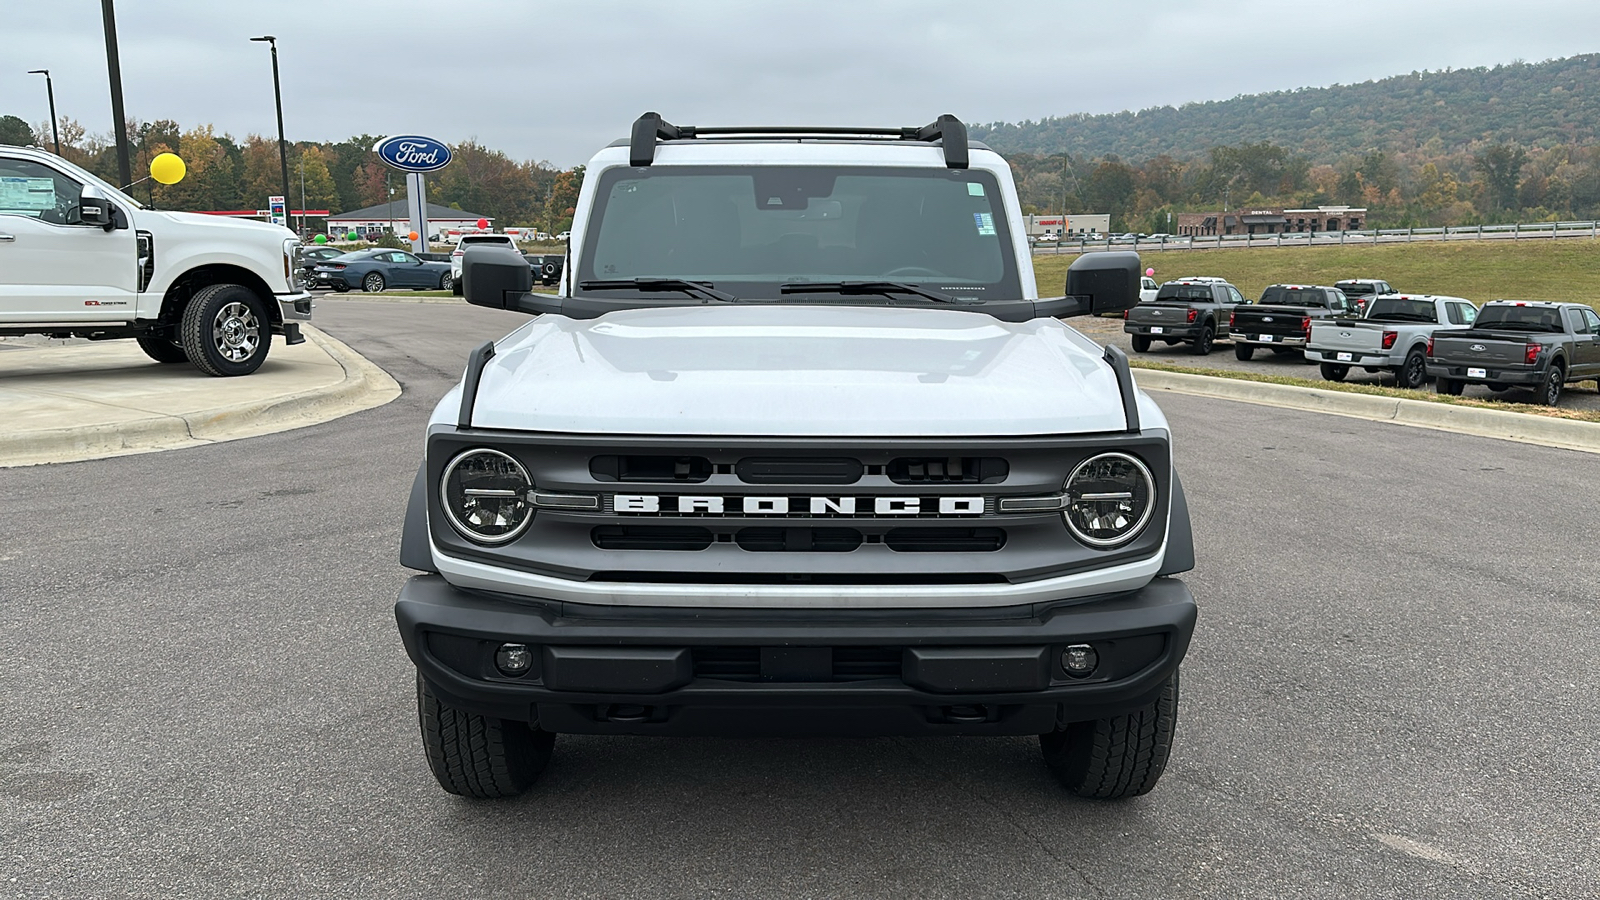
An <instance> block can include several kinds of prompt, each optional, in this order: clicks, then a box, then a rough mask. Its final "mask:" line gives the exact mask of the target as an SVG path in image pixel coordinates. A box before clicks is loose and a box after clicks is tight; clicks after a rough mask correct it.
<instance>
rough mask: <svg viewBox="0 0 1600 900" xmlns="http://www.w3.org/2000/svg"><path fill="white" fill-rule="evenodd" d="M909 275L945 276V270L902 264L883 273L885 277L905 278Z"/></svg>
mask: <svg viewBox="0 0 1600 900" xmlns="http://www.w3.org/2000/svg"><path fill="white" fill-rule="evenodd" d="M907 275H924V276H927V277H929V278H943V277H944V273H943V272H935V271H934V270H932V269H927V268H923V267H922V266H901V267H900V268H898V269H891V270H890V271H888V272H885V273H883V277H885V278H903V277H905V276H907Z"/></svg>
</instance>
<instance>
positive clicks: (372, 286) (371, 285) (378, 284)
mask: <svg viewBox="0 0 1600 900" xmlns="http://www.w3.org/2000/svg"><path fill="white" fill-rule="evenodd" d="M383 288H384V283H383V275H382V274H381V273H379V272H368V273H367V277H365V278H363V279H361V289H362V290H363V291H366V292H367V293H369V294H376V293H378V292H379V291H382V290H383Z"/></svg>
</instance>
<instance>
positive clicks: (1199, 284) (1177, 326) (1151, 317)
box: [1122, 276, 1250, 356]
mask: <svg viewBox="0 0 1600 900" xmlns="http://www.w3.org/2000/svg"><path fill="white" fill-rule="evenodd" d="M1248 302H1250V301H1248V300H1246V299H1244V295H1243V294H1241V293H1239V289H1238V288H1236V287H1234V286H1233V285H1231V284H1229V283H1227V282H1226V281H1224V280H1222V279H1221V278H1205V277H1198V276H1197V277H1191V278H1180V279H1178V280H1176V281H1169V282H1167V283H1166V284H1163V285H1162V286H1161V287H1160V288H1159V289H1158V290H1157V291H1156V299H1155V300H1153V301H1151V302H1149V303H1140V304H1139V305H1138V306H1136V307H1134V308H1133V309H1130V310H1128V312H1127V313H1126V314H1125V315H1124V316H1123V318H1124V319H1125V320H1126V322H1125V324H1123V326H1122V330H1123V332H1124V333H1126V334H1131V335H1133V350H1134V352H1135V353H1143V352H1145V351H1146V350H1149V349H1150V342H1151V341H1162V342H1164V343H1166V344H1177V343H1186V344H1188V345H1189V350H1190V352H1191V353H1194V354H1196V355H1198V356H1205V355H1206V354H1208V353H1210V352H1211V345H1212V344H1213V343H1214V342H1215V341H1216V339H1217V338H1219V337H1227V336H1228V317H1229V316H1230V315H1231V314H1232V312H1233V308H1234V307H1235V306H1238V305H1239V304H1241V303H1248Z"/></svg>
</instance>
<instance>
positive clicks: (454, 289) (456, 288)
mask: <svg viewBox="0 0 1600 900" xmlns="http://www.w3.org/2000/svg"><path fill="white" fill-rule="evenodd" d="M445 279H446V280H448V281H449V282H450V293H452V294H455V295H456V296H457V297H460V296H462V294H461V279H459V278H452V277H451V276H449V275H446V276H445Z"/></svg>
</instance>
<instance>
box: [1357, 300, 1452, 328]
mask: <svg viewBox="0 0 1600 900" xmlns="http://www.w3.org/2000/svg"><path fill="white" fill-rule="evenodd" d="M1367 318H1369V319H1397V320H1404V321H1407V322H1437V321H1439V313H1438V310H1437V309H1435V308H1434V305H1433V301H1432V300H1401V299H1398V298H1395V299H1384V298H1380V299H1377V300H1374V301H1372V306H1370V307H1369V308H1368V309H1367Z"/></svg>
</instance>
